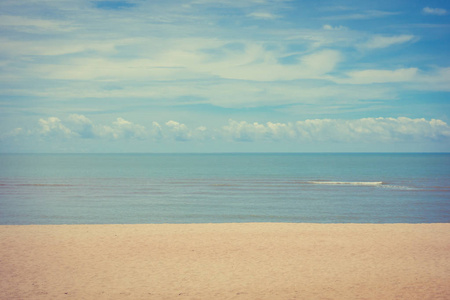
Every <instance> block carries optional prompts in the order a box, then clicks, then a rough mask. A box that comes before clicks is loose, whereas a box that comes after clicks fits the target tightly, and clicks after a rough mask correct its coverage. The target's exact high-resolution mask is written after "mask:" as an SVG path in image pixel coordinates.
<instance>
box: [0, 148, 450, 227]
mask: <svg viewBox="0 0 450 300" xmlns="http://www.w3.org/2000/svg"><path fill="white" fill-rule="evenodd" d="M229 222H294V223H306V222H308V223H309V222H310V223H438V222H446V223H447V222H450V154H400V153H396V154H384V153H383V154H354V153H348V154H347V153H342V154H329V153H320V154H271V153H268V154H2V155H0V224H2V225H5V224H137V223H229Z"/></svg>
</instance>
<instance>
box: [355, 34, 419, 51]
mask: <svg viewBox="0 0 450 300" xmlns="http://www.w3.org/2000/svg"><path fill="white" fill-rule="evenodd" d="M415 40H417V37H415V36H414V35H406V34H403V35H397V36H383V35H376V36H373V37H372V38H371V39H370V40H369V41H367V42H366V43H364V44H362V45H361V47H362V48H366V49H379V48H387V47H390V46H392V45H398V44H403V43H407V42H411V41H415Z"/></svg>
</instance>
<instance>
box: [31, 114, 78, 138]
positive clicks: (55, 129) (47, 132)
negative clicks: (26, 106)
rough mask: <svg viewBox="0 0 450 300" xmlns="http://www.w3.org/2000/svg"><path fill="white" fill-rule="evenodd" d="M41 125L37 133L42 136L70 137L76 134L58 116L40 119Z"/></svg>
mask: <svg viewBox="0 0 450 300" xmlns="http://www.w3.org/2000/svg"><path fill="white" fill-rule="evenodd" d="M39 126H40V128H39V129H38V130H37V133H38V134H39V135H42V136H51V137H64V138H68V137H71V136H75V135H76V134H75V133H74V132H72V130H70V129H69V128H67V127H66V126H65V125H63V124H62V122H61V120H60V119H59V118H56V117H49V118H47V119H39Z"/></svg>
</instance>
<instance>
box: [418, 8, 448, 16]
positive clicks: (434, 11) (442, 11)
mask: <svg viewBox="0 0 450 300" xmlns="http://www.w3.org/2000/svg"><path fill="white" fill-rule="evenodd" d="M422 12H423V13H424V14H427V15H438V16H444V15H446V14H447V10H446V9H444V8H431V7H428V6H427V7H424V8H423V9H422Z"/></svg>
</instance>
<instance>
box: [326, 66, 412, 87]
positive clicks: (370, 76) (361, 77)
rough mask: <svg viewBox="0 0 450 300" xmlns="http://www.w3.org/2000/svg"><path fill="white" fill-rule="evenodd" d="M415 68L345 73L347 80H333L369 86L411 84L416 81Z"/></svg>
mask: <svg viewBox="0 0 450 300" xmlns="http://www.w3.org/2000/svg"><path fill="white" fill-rule="evenodd" d="M417 73H418V70H417V68H408V69H397V70H362V71H351V72H348V73H346V75H347V76H348V78H339V79H337V78H336V79H334V80H335V81H336V82H338V83H347V84H371V83H387V82H411V81H414V80H415V79H416V77H417V76H416V75H417Z"/></svg>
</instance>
